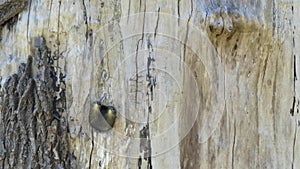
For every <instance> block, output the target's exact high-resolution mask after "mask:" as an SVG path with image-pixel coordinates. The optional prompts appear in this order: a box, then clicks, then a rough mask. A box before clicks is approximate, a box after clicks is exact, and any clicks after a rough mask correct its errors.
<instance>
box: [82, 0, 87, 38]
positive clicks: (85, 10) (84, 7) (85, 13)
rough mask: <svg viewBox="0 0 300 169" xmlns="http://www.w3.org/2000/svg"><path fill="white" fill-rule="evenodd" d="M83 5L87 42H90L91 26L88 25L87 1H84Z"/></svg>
mask: <svg viewBox="0 0 300 169" xmlns="http://www.w3.org/2000/svg"><path fill="white" fill-rule="evenodd" d="M82 5H83V19H84V24H85V26H86V28H85V40H86V41H87V40H88V30H89V24H88V17H87V9H86V5H85V0H82Z"/></svg>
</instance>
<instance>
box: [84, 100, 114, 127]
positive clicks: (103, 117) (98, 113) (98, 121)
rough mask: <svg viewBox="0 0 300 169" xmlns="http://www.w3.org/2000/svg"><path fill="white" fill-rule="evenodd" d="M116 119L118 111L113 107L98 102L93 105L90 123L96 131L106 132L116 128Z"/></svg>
mask: <svg viewBox="0 0 300 169" xmlns="http://www.w3.org/2000/svg"><path fill="white" fill-rule="evenodd" d="M116 117H117V111H116V109H115V108H114V107H113V106H107V105H104V104H102V103H101V102H100V101H96V102H94V103H93V105H92V111H91V113H90V116H89V121H90V124H91V126H92V127H93V128H94V129H96V130H98V131H100V132H105V131H109V130H110V129H112V128H113V127H114V124H115V121H116Z"/></svg>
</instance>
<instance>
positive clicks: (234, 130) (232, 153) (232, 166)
mask: <svg viewBox="0 0 300 169" xmlns="http://www.w3.org/2000/svg"><path fill="white" fill-rule="evenodd" d="M235 142H236V121H235V120H234V122H233V143H232V149H231V168H232V169H234V158H235V157H234V149H235Z"/></svg>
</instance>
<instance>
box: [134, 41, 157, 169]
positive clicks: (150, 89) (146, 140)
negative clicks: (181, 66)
mask: <svg viewBox="0 0 300 169" xmlns="http://www.w3.org/2000/svg"><path fill="white" fill-rule="evenodd" d="M147 48H148V50H149V54H148V58H147V75H146V81H148V85H147V105H148V113H147V124H146V126H144V127H143V129H142V130H140V140H141V141H140V152H141V153H144V160H146V161H147V169H152V147H151V137H150V135H151V134H150V124H149V118H150V114H151V113H152V104H151V102H152V101H153V95H154V88H155V86H156V77H155V76H153V75H152V72H151V69H152V68H151V65H152V63H153V62H154V61H155V59H154V58H153V56H152V52H153V47H152V44H151V41H150V36H149V37H148V39H147ZM141 165H142V160H140V159H139V161H138V167H139V168H141Z"/></svg>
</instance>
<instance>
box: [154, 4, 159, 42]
mask: <svg viewBox="0 0 300 169" xmlns="http://www.w3.org/2000/svg"><path fill="white" fill-rule="evenodd" d="M159 12H160V7H159V8H158V11H157V19H156V25H155V29H154V39H155V38H156V34H157V29H158V24H159Z"/></svg>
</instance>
